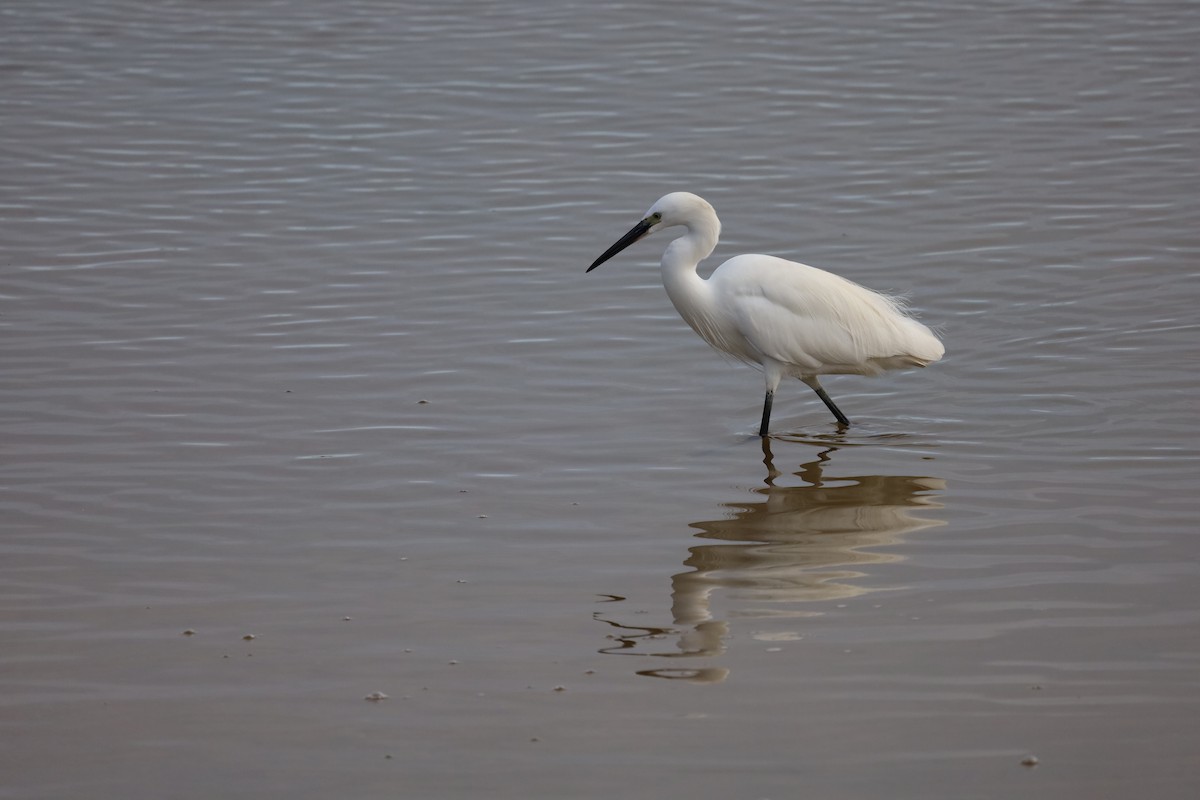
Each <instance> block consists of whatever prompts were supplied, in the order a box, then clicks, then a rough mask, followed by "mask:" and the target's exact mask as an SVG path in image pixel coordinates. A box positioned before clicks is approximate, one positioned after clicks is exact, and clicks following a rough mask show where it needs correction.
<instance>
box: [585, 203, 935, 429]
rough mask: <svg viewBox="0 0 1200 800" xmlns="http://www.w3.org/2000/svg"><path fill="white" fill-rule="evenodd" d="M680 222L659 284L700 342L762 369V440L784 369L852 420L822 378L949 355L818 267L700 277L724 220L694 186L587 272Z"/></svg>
mask: <svg viewBox="0 0 1200 800" xmlns="http://www.w3.org/2000/svg"><path fill="white" fill-rule="evenodd" d="M675 226H682V227H683V228H685V232H684V233H683V235H682V236H679V237H678V238H676V239H674V240H673V241H672V242H671V243H670V244H668V245H667V249H666V252H664V253H663V257H662V278H663V286H665V287H666V290H667V295H668V296H669V297H670V298H671V302H672V303H674V305H675V309H676V310H677V311H678V312H679V315H680V316H681V317H683V319H684V321H685V322H687V324H688V325H690V326H691V327H692V329H693V330H694V331H696V333H697V334H699V335H700V338H702V339H704V341H706V342H708V343H709V344H710V345H712V346H713V347H715V348H716V349H718V350H720V351H722V352H725V353H728V354H729V355H731V356H733V357H735V358H738V359H740V360H742V361H745V362H747V363H750V364H758V365H761V366H762V368H763V374H764V377H765V379H766V389H767V392H766V398H765V400H764V402H763V416H762V424H761V426H760V428H759V435H760V436H766V435H767V425H768V423H769V421H770V416H771V403H772V400H773V399H774V396H775V390H776V388H778V386H779V382H780V381H781V380H782V379H783V377H784V376H785V375H790V376H792V377H794V378H798V379H800V380H801V381H803V382H804V383H805V384H807V385H808V386H809V387H811V388H812V389H813V391H815V392H816V393H817V395H818V396H819V397H820V398H821V399H822V400H823V401H824V402H825V405H826V406H828V408H829V410H830V411H831V412H833V415H834V416H835V417H836V418H837V420H838V422H839V423H841V424H842V425H849V424H850V420H849V419H848V418H847V417H846V415H845V414H843V413H842V412H841V411H840V410H839V409H838V407H837V406H836V405H835V404H834V402H833V400H831V399H830V397H829V395H828V394H826V393H825V390H824V388H823V387H822V386H821V384H820V382H819V381H818V376H820V375H831V374H851V375H876V374H878V373H880V372H883V371H885V370H891V369H905V368H908V367H923V366H925V365H927V364H931V363H933V362H934V361H937V360H938V359H940V358H941V357H942V354H943V353H944V352H945V351H944V348H943V347H942V343H941V342H940V341H938V338H937V337H936V336H934V335H933V332H932V331H930V330H929V329H928V328H927V327H925V326H924V325H922V324H921V323H919V322H917V321H916V320H915V319H913V318H912V317H910V316H908V314H907V313H906V311H905V308H904V306H903V304H902V303H901V302H900V301H899V300H897V299H896V298H893V297H889V296H887V295H884V294H880V293H879V292H875V291H872V290H870V289H867V288H865V287H862V286H859V285H858V284H856V283H853V282H851V281H848V280H846V279H845V278H842V277H839V276H837V275H834V274H832V273H830V272H825V271H824V270H820V269H817V268H816V267H810V266H808V265H806V264H798V263H796V262H794V261H787V260H784V259H782V258H776V257H774V256H764V255H742V256H735V257H733V258H731V259H729V260H728V261H726V262H725V263H724V264H722V265H721V266H719V267H717V269H716V270H714V271H713V273H712V275H711V276H709V278H708V279H707V280H705V279H704V278H701V277H700V276H699V275H697V274H696V266H697V265H698V264H699V263H700V262H701V261H702V260H704V259H705V258H707V257H708V256H709V255H711V254H712V251H713V249H714V248H716V246H717V237H718V236H719V235H720V232H721V222H720V220H718V219H717V214H716V212H715V211H714V210H713V207H712V206H711V205H709V204H708V202H707V201H706V200H704V198H702V197H698V196H696V195H694V194H690V193H688V192H673V193H671V194H668V195H665V196H664V197H662V198H660V199H659V200H658V202H656V203H655V204H654V205H652V206H651V207H650V210H649V211H647V212H646V215H645V216H644V217H643V218H642V220H641V221H640V222H639V223H638V224H637V225H635V226H634V227H633V228H632V229H631V230H630V231H629V233H627V234H625V236H623V237H621V239H620V240H618V241H617V243H616V244H614V245H613V246H612V247H610V248H609V249H608V250H606V251H605V252H604V254H603V255H601V256H600V257H599V258H597V259H596V261H595V262H594V263H593V264H592V265H591V266H590V267H588V270H587V271H588V272H591V271H592V270H593V269H595V268H596V267H598V266H600V264H602V263H604V262H605V261H607V260H608V259H610V258H612V257H613V256H614V255H616V254H617V253H619V252H620V251H621V250H624V249H625V248H626V247H628V246H629V245H631V244H633V243H634V242H636V241H638V240H639V239H642V238H643V237H645V236H648V235H650V234H652V233H655V232H657V231H660V230H663V229H665V228H671V227H675Z"/></svg>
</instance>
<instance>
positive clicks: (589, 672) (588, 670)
mask: <svg viewBox="0 0 1200 800" xmlns="http://www.w3.org/2000/svg"><path fill="white" fill-rule="evenodd" d="M583 674H584V675H595V674H596V670H594V669H585V670H584V671H583Z"/></svg>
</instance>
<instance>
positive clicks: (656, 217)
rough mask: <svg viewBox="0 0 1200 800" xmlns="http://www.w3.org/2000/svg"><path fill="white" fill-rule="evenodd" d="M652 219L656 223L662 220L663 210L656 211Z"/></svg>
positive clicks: (651, 216)
mask: <svg viewBox="0 0 1200 800" xmlns="http://www.w3.org/2000/svg"><path fill="white" fill-rule="evenodd" d="M650 221H651V222H653V223H654V224H655V225H657V224H658V223H660V222H662V212H661V211H655V212H654V213H653V214H651V215H650Z"/></svg>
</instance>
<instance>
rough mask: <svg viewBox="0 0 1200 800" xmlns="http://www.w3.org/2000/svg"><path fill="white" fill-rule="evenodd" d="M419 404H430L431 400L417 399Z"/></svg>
mask: <svg viewBox="0 0 1200 800" xmlns="http://www.w3.org/2000/svg"><path fill="white" fill-rule="evenodd" d="M417 405H419V406H427V405H429V401H428V400H418V401H417Z"/></svg>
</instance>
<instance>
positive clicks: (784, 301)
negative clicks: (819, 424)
mask: <svg viewBox="0 0 1200 800" xmlns="http://www.w3.org/2000/svg"><path fill="white" fill-rule="evenodd" d="M709 281H710V282H711V284H712V288H713V290H714V291H713V295H714V297H715V298H717V302H718V303H719V304H720V313H721V315H722V316H723V317H724V318H725V319H726V320H727V321H728V322H729V323H731V324H732V325H733V326H734V327H735V328H736V329H737V331H738V332H739V333H740V334H741V337H742V338H743V340H744V342H743V343H742V346H743V348H744V349H746V350H749V351H750V352H746V353H741V354H739V353H737V352H734V355H738V356H739V357H742V358H746V357H747V356H749V357H750V358H749V359H748V360H754V361H758V360H760V359H761V357H766V358H770V359H773V360H775V361H778V362H780V363H782V364H784V365H788V366H790V367H791V369H790V370H789V371H790V372H793V373H794V374H797V375H801V374H803V375H820V374H829V373H852V374H861V375H871V374H875V373H878V372H881V371H883V370H885V369H897V368H903V367H918V366H919V367H923V366H925V365H926V364H928V363H930V362H933V361H937V360H938V359H939V358H941V357H942V353H943V352H944V350H943V347H942V343H941V342H940V341H938V339H937V337H936V336H934V335H933V333H932V332H931V331H930V330H929V329H928V328H926V327H925V326H924V325H922V324H921V323H919V322H917V321H916V320H914V319H912V318H911V317H909V316H908V315H907V314H906V313H905V312H904V309H903V306H902V305H901V303H900V302H899V301H897V300H895V299H894V298H891V297H888V296H886V295H883V294H880V293H878V292H873V291H871V290H870V289H867V288H864V287H862V286H859V285H858V284H856V283H853V282H851V281H848V280H846V279H845V278H842V277H839V276H837V275H834V274H832V273H829V272H825V271H824V270H820V269H817V268H815V267H810V266H808V265H806V264H798V263H796V262H794V261H786V260H784V259H782V258H775V257H774V256H764V255H744V256H736V257H734V258H731V259H730V260H729V261H726V262H725V263H724V264H722V265H721V266H720V267H718V268H717V269H716V271H714V272H713V274H712V277H710V278H709ZM722 349H727V348H722ZM731 352H733V351H732V350H731ZM755 354H757V355H758V356H759V358H755V357H753V356H754V355H755Z"/></svg>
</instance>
